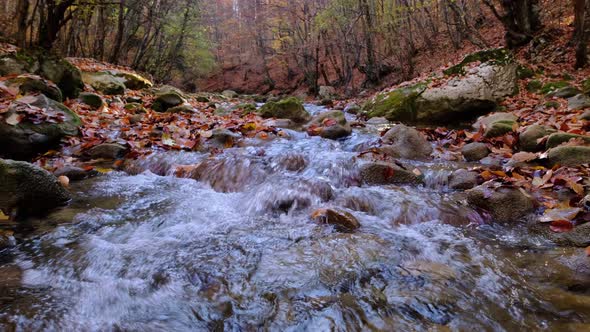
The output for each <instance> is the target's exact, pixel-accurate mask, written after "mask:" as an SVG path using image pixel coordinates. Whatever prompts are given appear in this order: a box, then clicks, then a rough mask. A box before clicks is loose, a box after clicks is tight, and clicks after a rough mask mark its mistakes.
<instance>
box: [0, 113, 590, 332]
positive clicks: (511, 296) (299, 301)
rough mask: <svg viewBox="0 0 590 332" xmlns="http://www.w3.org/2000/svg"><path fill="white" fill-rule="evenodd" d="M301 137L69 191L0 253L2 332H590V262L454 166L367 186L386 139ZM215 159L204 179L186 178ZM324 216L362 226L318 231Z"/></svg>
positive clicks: (152, 166) (150, 163) (184, 157)
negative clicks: (501, 215)
mask: <svg viewBox="0 0 590 332" xmlns="http://www.w3.org/2000/svg"><path fill="white" fill-rule="evenodd" d="M308 109H310V111H312V112H318V111H322V110H323V109H322V108H317V107H312V106H308ZM289 134H290V137H286V138H278V139H275V140H272V141H270V142H263V141H257V140H255V139H251V140H246V142H245V144H244V146H243V147H240V148H234V149H228V150H226V151H225V152H224V153H223V154H222V155H219V156H217V157H215V158H213V159H207V157H208V156H206V155H202V154H198V153H177V152H175V153H166V152H159V153H157V154H155V155H153V156H152V157H151V158H148V159H147V160H144V161H140V162H138V163H137V165H136V172H135V173H137V174H136V175H130V174H127V173H122V172H113V173H109V174H107V175H104V176H101V177H97V178H94V179H90V180H86V181H82V182H79V183H75V184H73V185H72V191H73V192H74V194H75V200H74V201H73V202H72V204H71V205H70V206H69V207H68V208H66V209H63V210H60V211H57V212H55V213H53V214H52V215H50V216H49V217H48V218H47V220H44V221H43V224H45V225H50V226H43V227H40V228H37V229H36V230H35V231H34V232H33V233H32V234H29V235H28V236H27V237H26V238H25V239H24V240H23V241H22V242H21V244H19V245H18V246H17V247H16V248H12V249H10V250H9V251H5V252H3V253H0V274H1V275H2V276H3V278H2V280H0V330H7V331H11V330H17V331H30V330H46V331H199V330H219V331H222V330H224V331H255V330H256V331H257V330H263V331H264V330H268V331H361V330H363V331H364V330H368V331H392V330H396V331H397V330H399V331H408V330H417V331H422V330H424V331H426V330H428V331H431V330H435V331H436V330H444V331H446V330H460V331H463V330H469V331H473V330H488V331H492V330H493V331H512V330H519V331H520V330H540V329H546V330H560V331H567V330H572V331H580V330H584V329H585V330H588V329H589V328H590V325H585V324H588V323H590V267H589V266H590V264H589V263H588V260H587V258H586V257H584V256H583V255H582V254H581V252H580V250H574V249H560V248H555V247H552V246H550V245H549V244H547V243H545V242H543V241H542V240H541V239H538V238H535V237H533V236H531V235H528V234H527V233H526V232H525V231H524V230H522V229H520V228H519V227H514V226H512V227H511V226H501V225H495V224H491V223H487V222H485V216H480V215H479V214H478V212H477V211H473V210H471V209H470V208H469V207H467V206H464V204H463V203H462V202H461V200H460V196H457V195H456V193H453V192H452V191H450V190H448V189H447V188H446V183H445V182H446V176H447V175H448V173H449V171H450V170H451V169H453V168H454V167H458V165H452V164H442V163H440V164H435V163H430V164H428V163H426V164H424V163H418V164H416V165H418V166H419V167H422V169H424V173H425V176H426V178H427V181H426V183H427V184H426V185H425V186H419V187H416V186H386V187H384V186H372V187H370V186H359V180H358V175H357V167H358V164H359V163H360V161H359V160H357V156H358V150H359V149H362V148H364V147H367V146H371V144H374V143H375V142H376V141H377V137H378V136H377V135H375V134H374V132H371V130H368V129H367V130H356V129H355V132H354V133H353V135H352V136H351V137H349V138H347V139H344V140H341V141H329V140H325V139H321V138H318V137H308V136H307V135H306V134H305V133H300V132H289ZM206 159H207V160H206ZM201 161H205V163H204V165H205V166H204V167H205V169H204V171H202V172H200V175H199V176H197V177H196V178H198V180H194V179H189V178H178V177H175V176H173V173H174V167H172V165H179V164H180V165H192V164H196V163H199V162H201ZM133 174H134V173H133ZM319 207H338V208H342V209H345V210H347V211H349V212H351V213H353V214H354V215H355V216H356V217H357V218H358V219H359V221H360V223H361V224H362V226H361V228H360V229H359V230H358V231H356V232H355V233H352V234H347V233H338V232H336V231H335V230H334V229H333V228H331V226H327V225H318V224H316V223H315V222H313V221H311V220H310V215H311V213H312V212H313V211H314V210H315V209H317V208H319Z"/></svg>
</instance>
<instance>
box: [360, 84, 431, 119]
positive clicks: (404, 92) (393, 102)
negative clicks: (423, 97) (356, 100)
mask: <svg viewBox="0 0 590 332" xmlns="http://www.w3.org/2000/svg"><path fill="white" fill-rule="evenodd" d="M425 89H426V84H424V83H420V84H416V85H413V86H409V87H403V88H399V89H395V90H393V91H390V92H387V93H381V94H378V95H377V96H375V97H374V98H373V99H372V100H369V101H368V102H367V103H365V105H364V106H363V112H364V113H366V114H367V116H368V117H370V118H375V117H385V118H386V119H388V120H390V121H406V122H413V121H414V120H415V119H416V99H417V98H418V96H420V94H421V93H422V92H423V91H424V90H425Z"/></svg>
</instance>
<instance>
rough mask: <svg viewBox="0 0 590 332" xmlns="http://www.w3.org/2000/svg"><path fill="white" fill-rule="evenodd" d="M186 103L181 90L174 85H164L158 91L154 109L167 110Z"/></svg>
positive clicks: (153, 105)
mask: <svg viewBox="0 0 590 332" xmlns="http://www.w3.org/2000/svg"><path fill="white" fill-rule="evenodd" d="M184 103H186V100H185V99H184V96H183V94H182V92H180V90H178V89H176V88H174V87H172V86H167V85H165V86H163V87H161V88H159V89H158V90H157V91H156V99H155V100H154V103H153V104H152V109H153V110H154V111H156V112H166V110H168V109H169V108H171V107H174V106H178V105H181V104H184Z"/></svg>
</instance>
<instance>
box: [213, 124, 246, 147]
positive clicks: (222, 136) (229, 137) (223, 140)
mask: <svg viewBox="0 0 590 332" xmlns="http://www.w3.org/2000/svg"><path fill="white" fill-rule="evenodd" d="M240 138H242V135H240V134H239V133H234V132H233V131H231V130H229V129H225V128H215V129H213V131H212V134H211V137H210V140H211V141H213V142H215V143H218V144H220V145H221V146H231V145H233V143H234V142H235V141H236V140H238V139H240Z"/></svg>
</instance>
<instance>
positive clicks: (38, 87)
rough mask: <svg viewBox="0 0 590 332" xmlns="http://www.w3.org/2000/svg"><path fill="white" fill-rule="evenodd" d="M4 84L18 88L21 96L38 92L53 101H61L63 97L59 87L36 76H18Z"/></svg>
mask: <svg viewBox="0 0 590 332" xmlns="http://www.w3.org/2000/svg"><path fill="white" fill-rule="evenodd" d="M4 84H5V85H6V86H9V87H12V86H14V87H18V90H19V93H20V94H21V95H26V94H29V93H30V92H39V93H42V94H44V95H46V96H47V97H49V98H51V99H53V100H55V101H59V102H61V101H63V95H62V93H61V90H60V89H59V87H58V86H57V85H55V84H54V83H53V82H51V81H48V80H45V79H43V78H42V77H40V76H37V75H30V74H25V75H20V76H18V77H15V78H11V79H8V80H6V81H5V82H4Z"/></svg>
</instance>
